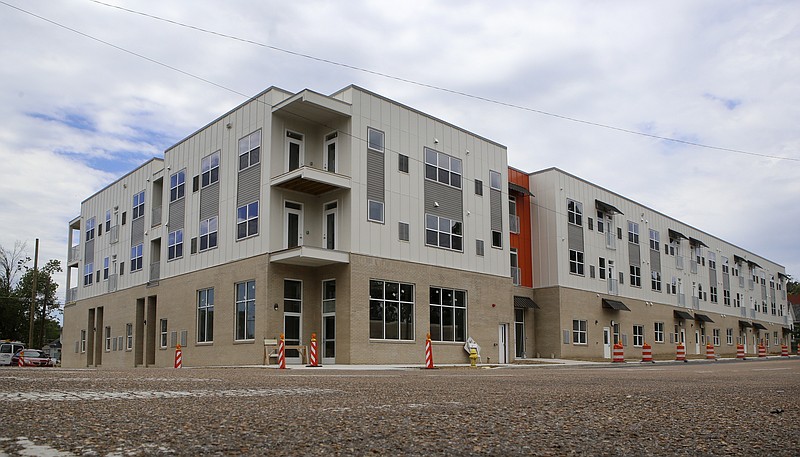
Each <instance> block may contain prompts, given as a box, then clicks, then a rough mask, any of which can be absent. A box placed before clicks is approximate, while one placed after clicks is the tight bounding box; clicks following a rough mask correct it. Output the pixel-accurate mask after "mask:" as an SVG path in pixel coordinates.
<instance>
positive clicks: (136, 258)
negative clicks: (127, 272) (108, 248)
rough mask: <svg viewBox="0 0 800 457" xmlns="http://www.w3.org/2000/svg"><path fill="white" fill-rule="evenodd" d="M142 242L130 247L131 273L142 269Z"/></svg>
mask: <svg viewBox="0 0 800 457" xmlns="http://www.w3.org/2000/svg"><path fill="white" fill-rule="evenodd" d="M143 247H144V244H143V243H139V244H137V245H136V246H133V247H132V248H131V273H133V272H134V271H139V270H141V269H142V249H143Z"/></svg>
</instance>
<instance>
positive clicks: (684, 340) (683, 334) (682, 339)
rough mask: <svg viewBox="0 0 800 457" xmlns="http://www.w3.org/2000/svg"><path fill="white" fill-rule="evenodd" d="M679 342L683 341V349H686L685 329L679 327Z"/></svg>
mask: <svg viewBox="0 0 800 457" xmlns="http://www.w3.org/2000/svg"><path fill="white" fill-rule="evenodd" d="M681 343H683V350H684V351H685V350H686V329H684V328H682V329H681Z"/></svg>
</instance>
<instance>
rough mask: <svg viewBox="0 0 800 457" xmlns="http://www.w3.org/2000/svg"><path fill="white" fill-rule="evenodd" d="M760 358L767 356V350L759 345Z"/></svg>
mask: <svg viewBox="0 0 800 457" xmlns="http://www.w3.org/2000/svg"><path fill="white" fill-rule="evenodd" d="M758 356H759V357H766V356H767V348H765V347H764V345H763V344H759V345H758Z"/></svg>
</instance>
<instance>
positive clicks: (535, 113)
mask: <svg viewBox="0 0 800 457" xmlns="http://www.w3.org/2000/svg"><path fill="white" fill-rule="evenodd" d="M107 1H108V3H107V4H103V3H100V2H97V1H92V0H65V1H60V2H52V1H45V0H25V1H23V0H0V43H3V44H2V45H0V61H1V62H3V64H2V65H0V88H2V90H0V119H2V120H3V123H2V125H0V163H1V164H2V168H0V170H2V172H0V221H2V222H3V224H2V229H0V245H2V246H4V247H6V248H12V247H13V245H14V243H15V241H17V240H20V241H25V242H27V246H28V254H29V255H30V256H31V257H32V256H33V246H34V240H35V238H39V239H40V263H42V264H43V263H44V262H45V261H47V260H48V259H60V260H61V261H62V264H63V263H66V255H67V249H68V246H67V244H68V225H69V222H70V221H71V220H72V219H74V218H75V217H77V216H78V215H79V214H80V204H81V202H82V201H83V200H84V199H86V198H88V197H89V196H91V195H92V194H94V193H95V192H97V191H98V190H100V189H102V188H103V187H105V186H106V185H108V184H109V183H111V182H113V181H115V180H116V179H117V178H118V177H120V176H121V175H123V174H125V173H127V172H128V171H131V170H133V169H134V168H136V167H137V166H139V165H140V164H142V163H143V162H145V161H146V160H148V159H149V158H151V157H163V151H164V150H165V149H167V148H168V147H169V146H171V145H173V144H175V143H176V142H178V141H179V140H181V139H182V138H184V137H186V136H187V135H189V134H191V133H192V132H194V131H195V130H197V129H199V128H201V127H202V126H204V125H206V124H207V123H208V122H210V121H212V120H214V119H215V118H217V117H219V116H220V115H222V114H223V113H225V112H227V111H228V110H230V109H232V108H233V107H235V106H237V105H239V104H240V103H242V102H243V101H245V100H246V99H247V98H248V97H249V96H252V95H255V94H257V93H259V92H260V91H262V90H264V89H266V88H268V87H270V86H277V87H280V88H282V89H286V90H289V91H292V92H297V91H300V90H303V89H306V88H307V89H311V90H314V91H316V92H320V93H323V94H330V93H333V92H335V91H337V90H339V89H341V88H344V87H346V86H348V85H350V84H356V85H359V86H361V87H364V88H366V89H368V90H371V91H373V92H377V93H379V94H381V95H384V96H386V97H388V98H390V99H393V100H395V101H398V102H400V103H403V104H406V105H409V106H411V107H414V108H416V109H418V110H420V111H423V112H425V113H428V114H430V115H432V116H435V117H438V118H440V119H443V120H446V121H448V122H450V123H452V124H455V125H458V126H460V127H462V128H464V129H466V130H469V131H471V132H473V133H476V134H478V135H481V136H483V137H486V138H489V139H491V140H494V141H496V142H499V143H501V144H504V145H506V146H507V147H508V162H509V165H510V166H513V167H515V168H518V169H521V170H524V171H528V172H533V171H537V170H541V169H545V168H549V167H558V168H561V169H563V170H565V171H567V172H569V173H572V174H575V175H577V176H579V177H581V178H584V179H586V180H588V181H590V182H593V183H595V184H597V185H600V186H602V187H605V188H607V189H609V190H612V191H614V192H617V193H619V194H622V195H624V196H626V197H628V198H630V199H632V200H634V201H637V202H639V203H642V204H644V205H646V206H649V207H650V208H652V209H655V210H657V211H660V212H662V213H665V214H667V215H669V216H671V217H674V218H676V219H678V220H680V221H682V222H685V223H687V224H690V225H692V226H694V227H696V228H698V229H700V230H703V231H705V232H707V233H710V234H712V235H714V236H717V237H719V238H722V239H724V240H726V241H728V242H731V243H733V244H735V245H737V246H739V247H741V248H744V249H746V250H748V251H750V252H753V253H756V254H758V255H761V256H762V257H766V258H767V259H769V260H771V261H774V262H776V263H778V264H781V265H783V266H785V267H786V272H787V274H790V275H794V276H795V277H800V242H799V241H800V239H799V237H798V235H797V233H798V229H797V228H798V221H800V205H799V204H798V197H800V179H798V178H800V128H798V125H800V124H798V121H800V3H798V2H796V1H794V0H789V1H778V0H776V1H769V0H766V1H759V2H753V1H750V2H745V1H728V0H725V1H702V2H699V1H652V2H638V1H607V2H594V1H535V2H531V1H529V0H520V1H503V2H485V1H469V0H460V1H425V2H423V1H404V2H399V3H398V2H385V1H337V2H333V1H314V0H312V1H300V2H289V1H282V2H279V1H271V0H257V1H256V0H242V1H235V2H222V3H220V2H218V1H214V2H212V1H207V0H194V1H191V2H179V1H161V2H149V1H125V2H121V1H119V0H107ZM108 5H116V6H121V7H124V8H127V9H130V10H134V11H136V12H139V13H144V14H146V15H149V16H157V17H160V18H162V19H166V20H168V21H171V22H168V21H165V20H158V19H155V18H153V17H148V16H145V15H142V14H136V13H133V12H130V11H124V10H121V9H119V8H114V7H112V6H108ZM20 9H22V10H25V11H26V12H23V11H20ZM37 16H38V17H37ZM176 22H177V23H182V24H186V25H189V26H192V27H194V28H188V27H183V26H179V25H177V24H175V23H176ZM198 28H199V29H205V30H208V31H212V32H214V34H212V33H207V32H202V31H200V30H197V29H198ZM222 35H227V36H229V37H225V36H222ZM230 37H235V38H236V39H233V38H230ZM276 48H277V49H276ZM286 51H289V52H286ZM323 60H326V61H330V62H335V63H338V64H342V65H336V64H333V63H329V62H324V61H323ZM352 67H356V68H357V69H355V68H352ZM359 69H361V70H359ZM363 70H368V71H363ZM408 81H412V82H408ZM430 86H435V87H436V88H441V89H446V90H439V89H435V88H431V87H430ZM455 92H458V93H455ZM463 94H467V95H469V96H466V95H463ZM487 100H490V101H487ZM492 101H493V102H494V103H493V102H492ZM509 105H513V106H509ZM603 126H606V127H603ZM609 127H610V128H609ZM626 131H628V132H626ZM629 132H639V133H642V134H646V135H653V136H656V137H662V138H670V139H674V140H680V141H682V142H678V141H670V140H666V139H660V138H654V137H652V136H645V135H638V134H634V133H629ZM685 142H690V143H698V144H702V145H706V146H711V147H698V146H694V145H690V144H687V143H685ZM730 150H735V151H741V152H732V151H730ZM77 276H78V275H77V274H76V275H75V277H74V278H73V281H74V283H73V285H76V284H77V280H78V278H77ZM57 279H58V282H59V283H60V285H61V287H60V289H59V296H60V297H62V299H63V297H64V291H65V287H66V284H65V281H66V274H65V273H64V274H61V275H60V276H59V277H58V278H57Z"/></svg>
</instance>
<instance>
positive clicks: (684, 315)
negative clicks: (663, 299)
mask: <svg viewBox="0 0 800 457" xmlns="http://www.w3.org/2000/svg"><path fill="white" fill-rule="evenodd" d="M672 314H673V315H674V316H675V317H677V318H678V319H694V317H693V316H692V315H691V314H689V313H687V312H686V311H678V310H677V309H676V310H674V311H673V312H672Z"/></svg>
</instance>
